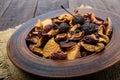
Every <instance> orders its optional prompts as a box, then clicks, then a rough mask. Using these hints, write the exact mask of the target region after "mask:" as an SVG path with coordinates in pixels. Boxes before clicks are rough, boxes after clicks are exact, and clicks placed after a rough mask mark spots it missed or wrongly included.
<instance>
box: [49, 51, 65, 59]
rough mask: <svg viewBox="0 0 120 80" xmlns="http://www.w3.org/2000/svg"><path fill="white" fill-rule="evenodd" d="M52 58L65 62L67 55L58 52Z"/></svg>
mask: <svg viewBox="0 0 120 80" xmlns="http://www.w3.org/2000/svg"><path fill="white" fill-rule="evenodd" d="M51 58H52V59H54V60H64V59H66V58H67V54H66V53H65V52H63V51H57V52H54V53H53V54H52V56H51Z"/></svg>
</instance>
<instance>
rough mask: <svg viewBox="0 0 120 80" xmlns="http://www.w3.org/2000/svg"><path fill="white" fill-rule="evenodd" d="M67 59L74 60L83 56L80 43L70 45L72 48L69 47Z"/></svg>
mask: <svg viewBox="0 0 120 80" xmlns="http://www.w3.org/2000/svg"><path fill="white" fill-rule="evenodd" d="M66 52H67V59H68V60H73V59H76V58H78V57H81V55H80V47H79V45H78V44H76V45H74V46H72V47H70V48H67V51H66Z"/></svg>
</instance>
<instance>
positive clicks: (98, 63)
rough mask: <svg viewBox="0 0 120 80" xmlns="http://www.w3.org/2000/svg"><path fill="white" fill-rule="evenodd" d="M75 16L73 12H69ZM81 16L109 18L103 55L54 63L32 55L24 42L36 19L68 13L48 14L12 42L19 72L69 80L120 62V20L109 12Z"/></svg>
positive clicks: (30, 24)
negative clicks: (108, 35)
mask: <svg viewBox="0 0 120 80" xmlns="http://www.w3.org/2000/svg"><path fill="white" fill-rule="evenodd" d="M68 10H69V11H70V12H73V11H74V9H68ZM78 10H79V11H80V12H81V13H87V12H94V13H95V15H96V16H97V17H99V18H102V19H105V18H107V17H110V18H111V20H112V23H113V34H112V38H111V41H110V42H109V43H108V44H107V46H106V48H105V50H103V51H102V52H101V53H98V54H95V55H90V56H87V57H84V58H78V59H75V60H69V61H68V60H61V61H55V60H50V59H43V58H42V57H39V56H38V55H35V54H33V53H32V52H31V51H30V50H29V49H28V47H27V45H26V42H25V38H26V36H27V35H28V33H29V32H30V31H31V29H33V27H34V24H35V22H36V21H37V19H39V18H40V19H41V20H44V19H46V18H51V17H55V16H58V15H60V14H63V13H65V11H64V10H57V11H53V12H49V13H46V14H43V15H40V16H37V17H36V18H34V19H31V20H29V21H28V22H26V23H25V24H24V25H23V26H22V27H20V28H19V29H18V30H17V31H16V32H15V33H14V34H13V35H12V37H11V38H10V40H9V42H8V46H7V52H8V56H9V58H10V60H11V61H12V62H13V63H14V64H15V65H16V66H17V67H19V68H20V69H22V70H24V71H26V72H29V73H32V74H34V75H38V76H44V77H51V78H66V77H69V78H70V77H77V76H85V75H88V74H92V73H96V72H98V71H101V70H103V69H106V68H108V67H110V66H112V65H113V64H115V63H116V62H118V61H119V60H120V50H119V49H120V42H119V39H120V31H119V30H120V26H119V25H120V22H119V21H120V17H119V16H118V15H116V14H114V13H111V12H108V11H102V10H97V9H84V8H82V9H81V8H78Z"/></svg>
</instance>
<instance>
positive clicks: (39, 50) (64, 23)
mask: <svg viewBox="0 0 120 80" xmlns="http://www.w3.org/2000/svg"><path fill="white" fill-rule="evenodd" d="M61 8H63V9H64V10H65V11H66V12H68V13H69V14H62V15H59V16H57V17H53V18H49V19H45V20H44V21H42V22H41V21H40V19H39V20H38V21H37V22H36V23H35V26H34V28H33V29H32V30H31V31H30V32H29V33H28V36H27V37H26V43H27V46H28V48H29V49H30V50H31V51H32V52H33V53H35V54H38V55H39V54H40V55H39V56H41V57H44V58H47V59H48V58H49V59H54V60H65V59H67V60H73V59H76V58H78V57H85V56H88V55H91V54H95V53H98V52H100V51H102V50H103V49H105V45H106V44H108V43H109V41H110V38H111V34H112V22H111V19H110V18H109V17H108V18H107V19H106V20H103V19H101V18H98V17H96V16H95V15H94V13H86V14H80V13H79V11H77V12H75V14H74V15H73V14H72V13H71V12H69V11H68V10H66V9H65V8H64V7H63V6H61Z"/></svg>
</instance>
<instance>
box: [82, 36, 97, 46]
mask: <svg viewBox="0 0 120 80" xmlns="http://www.w3.org/2000/svg"><path fill="white" fill-rule="evenodd" d="M82 40H83V41H84V42H85V43H88V44H96V43H97V42H98V39H97V38H96V36H95V34H91V35H87V36H85V37H84V38H83V39H82Z"/></svg>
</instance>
